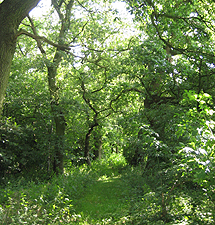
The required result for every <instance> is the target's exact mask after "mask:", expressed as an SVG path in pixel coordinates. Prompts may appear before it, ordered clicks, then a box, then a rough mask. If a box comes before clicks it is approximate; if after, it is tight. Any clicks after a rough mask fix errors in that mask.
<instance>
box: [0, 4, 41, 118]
mask: <svg viewBox="0 0 215 225" xmlns="http://www.w3.org/2000/svg"><path fill="white" fill-rule="evenodd" d="M39 1H40V0H5V1H3V2H2V3H1V4H0V117H1V113H2V107H3V101H4V97H5V92H6V88H7V84H8V80H9V74H10V68H11V63H12V59H13V56H14V52H15V49H16V41H17V35H16V34H17V32H18V31H17V30H18V27H19V25H20V23H21V21H22V20H23V19H24V18H25V17H26V16H27V15H28V13H29V12H30V10H31V9H33V8H34V7H35V6H36V5H37V4H38V2H39Z"/></svg>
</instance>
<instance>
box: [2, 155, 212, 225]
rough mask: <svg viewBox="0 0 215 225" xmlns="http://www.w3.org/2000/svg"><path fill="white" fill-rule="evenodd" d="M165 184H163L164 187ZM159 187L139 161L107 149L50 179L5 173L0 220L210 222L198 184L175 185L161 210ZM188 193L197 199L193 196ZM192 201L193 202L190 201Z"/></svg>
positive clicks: (91, 223) (209, 211)
mask: <svg viewBox="0 0 215 225" xmlns="http://www.w3.org/2000/svg"><path fill="white" fill-rule="evenodd" d="M167 190H168V189H167ZM164 191H165V188H164V187H156V179H153V178H151V177H150V176H147V177H146V176H143V171H142V168H141V167H137V168H132V167H129V166H127V165H126V162H125V160H124V158H123V157H122V156H121V155H112V156H111V157H109V158H108V159H105V160H102V161H100V162H93V164H92V167H91V168H88V167H87V166H82V167H79V168H73V167H70V168H69V167H68V168H67V171H66V172H65V174H64V175H62V176H58V177H54V178H53V179H52V180H50V181H46V182H40V181H31V180H29V179H25V178H21V179H13V180H12V179H10V180H8V181H7V185H6V186H0V221H1V224H2V225H8V224H31V225H34V224H35V225H38V224H47V225H48V224H56V225H57V224H80V225H94V224H95V225H96V224H99V225H103V224H110V225H111V224H128V225H129V224H135V225H136V224H137V225H138V224H141V225H144V224H146V225H147V224H149V225H151V224H152V225H161V224H169V225H171V224H178V225H179V224H181V225H182V224H183V225H185V224H199V225H201V224H214V221H213V211H212V208H213V207H212V205H211V204H213V202H211V201H210V200H209V199H208V197H207V196H206V197H204V195H202V192H201V190H195V192H194V191H193V190H187V189H183V188H182V187H180V188H179V189H178V190H176V191H174V193H172V196H171V198H170V200H171V201H169V202H168V205H167V210H168V214H169V220H168V221H167V220H166V221H165V220H164V218H162V217H161V215H162V207H161V205H162V200H163V199H162V195H163V193H164V194H168V191H166V192H164ZM194 199H196V200H198V202H197V201H196V200H195V202H194ZM193 202H194V203H195V204H196V205H195V204H193Z"/></svg>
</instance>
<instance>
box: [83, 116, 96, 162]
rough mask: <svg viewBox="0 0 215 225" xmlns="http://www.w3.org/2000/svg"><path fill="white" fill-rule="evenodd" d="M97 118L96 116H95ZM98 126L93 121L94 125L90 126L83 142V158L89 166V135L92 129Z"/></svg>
mask: <svg viewBox="0 0 215 225" xmlns="http://www.w3.org/2000/svg"><path fill="white" fill-rule="evenodd" d="M95 117H97V116H95ZM98 125H99V124H98V123H97V121H96V119H95V120H94V123H93V124H91V125H90V127H89V130H88V132H87V134H86V136H85V142H84V157H85V158H86V160H87V164H88V165H89V166H91V161H90V135H91V133H92V131H93V129H94V127H96V126H98Z"/></svg>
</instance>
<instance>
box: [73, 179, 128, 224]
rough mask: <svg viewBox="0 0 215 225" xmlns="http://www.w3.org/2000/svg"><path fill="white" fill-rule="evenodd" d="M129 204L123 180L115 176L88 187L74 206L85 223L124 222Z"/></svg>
mask: <svg viewBox="0 0 215 225" xmlns="http://www.w3.org/2000/svg"><path fill="white" fill-rule="evenodd" d="M129 205H130V204H129V201H128V200H127V198H126V193H125V188H124V184H123V182H122V180H121V179H120V178H119V177H113V178H108V179H105V180H101V179H100V180H98V181H95V182H94V183H93V184H92V185H90V186H89V187H87V188H86V192H85V194H83V196H82V197H81V198H80V199H79V200H78V201H77V202H75V205H74V207H75V210H76V213H77V214H79V215H81V217H82V219H84V221H85V223H83V224H124V223H125V221H126V220H127V215H128V211H129ZM86 221H87V223H86ZM80 224H81V223H80Z"/></svg>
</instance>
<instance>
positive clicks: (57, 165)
mask: <svg viewBox="0 0 215 225" xmlns="http://www.w3.org/2000/svg"><path fill="white" fill-rule="evenodd" d="M58 54H59V52H58V51H57V52H56V54H55V59H57V58H58ZM59 60H60V58H59ZM54 61H55V60H54ZM47 67H48V81H49V91H50V99H51V100H50V101H51V110H52V115H53V118H54V121H55V128H56V140H55V152H54V162H53V171H54V172H55V173H56V174H58V173H63V168H64V166H63V162H64V154H63V153H64V134H65V129H66V120H65V117H64V114H63V110H62V108H61V106H60V105H59V93H58V86H57V84H56V76H57V67H58V64H57V66H55V65H54V62H53V65H52V66H47Z"/></svg>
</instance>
